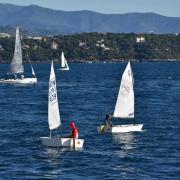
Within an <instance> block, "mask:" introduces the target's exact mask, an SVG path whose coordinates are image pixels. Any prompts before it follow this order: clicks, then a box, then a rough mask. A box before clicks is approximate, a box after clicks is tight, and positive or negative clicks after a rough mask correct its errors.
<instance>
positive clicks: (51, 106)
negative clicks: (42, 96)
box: [40, 61, 84, 148]
mask: <svg viewBox="0 0 180 180" xmlns="http://www.w3.org/2000/svg"><path fill="white" fill-rule="evenodd" d="M48 124H49V130H50V135H49V137H41V138H40V139H41V141H42V144H43V145H45V146H49V147H72V148H74V147H75V148H82V147H83V144H84V139H78V138H76V139H73V138H61V137H52V136H51V131H52V130H55V129H57V128H59V127H60V126H61V125H62V124H61V119H60V113H59V106H58V97H57V89H56V77H55V73H54V66H53V61H52V64H51V73H50V78H49V98H48ZM74 140H75V141H74ZM74 143H75V144H74Z"/></svg>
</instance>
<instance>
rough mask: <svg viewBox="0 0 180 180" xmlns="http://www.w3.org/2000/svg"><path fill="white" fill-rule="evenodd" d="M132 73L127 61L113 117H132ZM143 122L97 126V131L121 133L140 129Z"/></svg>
mask: <svg viewBox="0 0 180 180" xmlns="http://www.w3.org/2000/svg"><path fill="white" fill-rule="evenodd" d="M133 84H134V79H133V73H132V70H131V64H130V62H128V64H127V67H126V69H125V71H124V73H123V75H122V79H121V85H120V89H119V94H118V97H117V101H116V105H115V109H114V114H113V117H114V118H123V119H132V118H134V90H133ZM142 127H143V124H127V125H112V126H105V125H102V126H99V127H98V131H99V132H111V133H123V132H132V131H141V130H142Z"/></svg>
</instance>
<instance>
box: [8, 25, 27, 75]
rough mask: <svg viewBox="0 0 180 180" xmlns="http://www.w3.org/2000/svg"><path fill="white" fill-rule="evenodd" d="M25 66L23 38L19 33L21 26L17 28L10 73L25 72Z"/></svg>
mask: <svg viewBox="0 0 180 180" xmlns="http://www.w3.org/2000/svg"><path fill="white" fill-rule="evenodd" d="M23 72H24V68H23V65H22V49H21V40H20V35H19V27H17V28H16V40H15V50H14V56H13V60H12V63H11V65H10V73H12V74H15V73H23Z"/></svg>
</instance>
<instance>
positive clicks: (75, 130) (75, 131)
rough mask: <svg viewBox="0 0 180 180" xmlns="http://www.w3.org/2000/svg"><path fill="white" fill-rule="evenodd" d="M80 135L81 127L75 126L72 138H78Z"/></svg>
mask: <svg viewBox="0 0 180 180" xmlns="http://www.w3.org/2000/svg"><path fill="white" fill-rule="evenodd" d="M78 136H79V129H78V128H76V127H75V128H73V129H72V133H71V138H78Z"/></svg>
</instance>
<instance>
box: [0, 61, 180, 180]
mask: <svg viewBox="0 0 180 180" xmlns="http://www.w3.org/2000/svg"><path fill="white" fill-rule="evenodd" d="M125 67H126V63H114V64H113V63H106V64H103V63H98V64H70V71H64V72H62V71H58V70H57V69H58V68H59V67H58V64H56V65H55V72H56V76H57V85H58V87H57V89H58V98H59V106H60V113H61V121H62V133H63V135H67V134H69V133H70V129H69V123H70V122H71V121H74V122H75V123H76V124H77V126H78V128H79V129H80V137H81V138H84V139H85V143H84V149H82V150H78V151H75V150H72V149H53V148H46V147H43V146H42V145H41V142H40V139H39V138H40V137H41V136H48V135H49V132H48V123H47V99H48V97H47V94H48V79H49V73H50V64H39V65H34V69H35V71H36V73H37V77H38V84H37V85H35V86H18V85H9V84H0V139H1V145H0V178H1V179H13V178H14V179H41V178H42V179H78V180H79V179H80V180H81V179H128V180H129V179H138V180H139V179H145V180H147V179H179V178H180V130H179V129H180V63H177V62H173V63H169V62H166V63H132V68H133V73H134V79H135V98H136V106H135V116H136V121H137V122H138V123H143V124H144V130H143V131H142V132H138V133H125V134H116V135H112V134H101V135H100V134H98V132H97V126H98V125H101V124H102V123H104V117H105V114H107V113H112V112H113V109H114V106H115V102H116V97H117V93H118V89H119V84H120V78H121V75H122V73H123V70H124V69H125ZM7 68H8V66H7V65H0V70H1V75H3V74H4V73H5V72H6V70H7ZM25 68H26V69H27V71H29V69H28V65H26V67H25ZM114 123H117V124H118V121H116V122H114ZM56 133H57V132H56ZM59 133H61V131H59Z"/></svg>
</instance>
